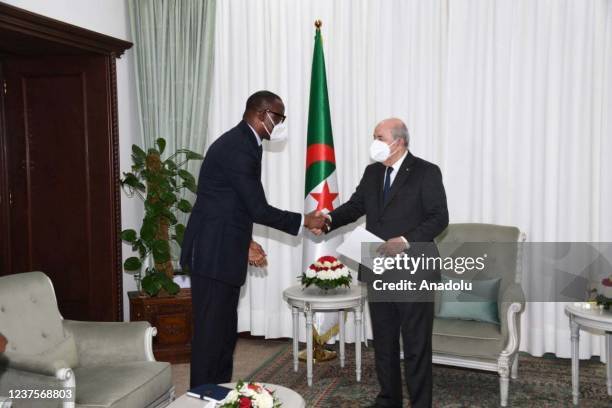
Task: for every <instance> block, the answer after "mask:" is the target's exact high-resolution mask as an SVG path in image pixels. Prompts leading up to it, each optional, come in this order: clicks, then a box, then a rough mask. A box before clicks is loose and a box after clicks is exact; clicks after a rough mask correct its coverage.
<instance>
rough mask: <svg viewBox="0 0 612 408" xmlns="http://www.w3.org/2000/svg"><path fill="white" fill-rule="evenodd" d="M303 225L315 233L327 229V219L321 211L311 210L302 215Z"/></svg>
mask: <svg viewBox="0 0 612 408" xmlns="http://www.w3.org/2000/svg"><path fill="white" fill-rule="evenodd" d="M304 226H305V227H306V228H308V229H309V230H310V232H312V233H313V234H315V235H321V233H322V232H327V231H329V219H328V218H327V216H326V215H325V213H323V212H322V211H313V212H310V213H308V214H305V215H304Z"/></svg>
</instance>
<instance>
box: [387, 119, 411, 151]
mask: <svg viewBox="0 0 612 408" xmlns="http://www.w3.org/2000/svg"><path fill="white" fill-rule="evenodd" d="M391 136H393V140H397V139H403V140H404V143H405V145H406V147H408V143H410V133H408V128H407V127H406V125H405V124H404V123H401V122H400V123H398V124H397V125H395V126H393V127H392V128H391Z"/></svg>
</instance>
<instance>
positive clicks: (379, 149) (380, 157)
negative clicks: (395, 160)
mask: <svg viewBox="0 0 612 408" xmlns="http://www.w3.org/2000/svg"><path fill="white" fill-rule="evenodd" d="M398 140H399V139H396V140H394V141H393V143H391V144H390V145H388V144H386V143H385V142H383V141H381V140H378V139H376V140H374V141H373V142H372V144H371V145H370V158H371V159H372V160H374V161H377V162H381V163H382V162H384V161H385V160H387V159H388V158H389V156H391V146H393V145H394V144H395V142H397V141H398Z"/></svg>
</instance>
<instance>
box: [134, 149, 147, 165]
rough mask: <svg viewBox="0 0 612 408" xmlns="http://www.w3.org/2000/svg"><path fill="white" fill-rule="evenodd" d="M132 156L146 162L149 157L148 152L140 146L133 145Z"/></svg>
mask: <svg viewBox="0 0 612 408" xmlns="http://www.w3.org/2000/svg"><path fill="white" fill-rule="evenodd" d="M132 157H133V158H135V159H138V160H139V161H142V162H143V163H144V161H145V160H146V158H147V154H146V153H145V152H144V150H142V149H141V148H140V147H138V146H136V145H132ZM134 161H136V160H134Z"/></svg>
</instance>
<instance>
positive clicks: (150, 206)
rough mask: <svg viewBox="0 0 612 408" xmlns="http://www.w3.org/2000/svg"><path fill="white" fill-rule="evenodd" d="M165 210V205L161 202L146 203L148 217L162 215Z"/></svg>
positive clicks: (148, 201)
mask: <svg viewBox="0 0 612 408" xmlns="http://www.w3.org/2000/svg"><path fill="white" fill-rule="evenodd" d="M164 208H165V206H164V204H163V203H162V202H160V201H157V202H152V201H151V200H146V201H145V212H146V216H147V217H149V218H155V217H157V216H158V215H159V214H161V213H162V211H163V210H164ZM140 235H142V234H140Z"/></svg>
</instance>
